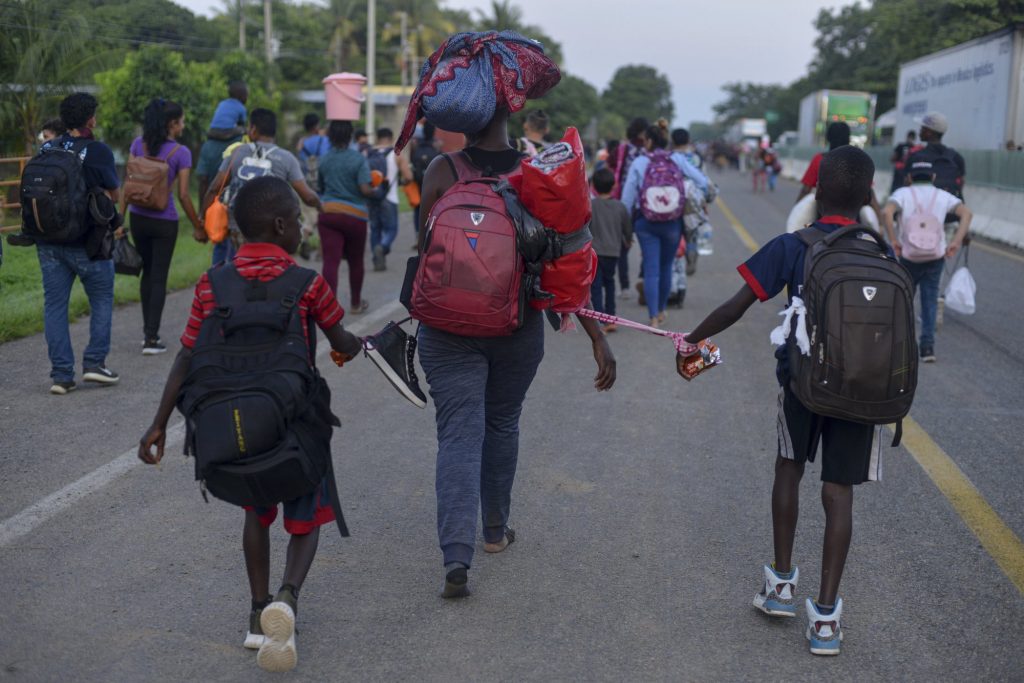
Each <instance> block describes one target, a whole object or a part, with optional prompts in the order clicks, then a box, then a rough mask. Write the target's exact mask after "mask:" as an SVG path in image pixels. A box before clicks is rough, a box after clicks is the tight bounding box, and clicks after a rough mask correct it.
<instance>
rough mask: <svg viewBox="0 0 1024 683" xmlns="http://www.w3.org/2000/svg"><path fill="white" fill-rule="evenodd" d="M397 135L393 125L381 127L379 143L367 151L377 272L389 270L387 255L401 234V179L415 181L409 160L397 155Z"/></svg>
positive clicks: (374, 267)
mask: <svg viewBox="0 0 1024 683" xmlns="http://www.w3.org/2000/svg"><path fill="white" fill-rule="evenodd" d="M394 137H395V136H394V133H393V132H392V131H391V129H390V128H381V129H379V130H378V131H377V144H376V145H375V146H374V147H371V148H370V150H369V151H368V152H367V153H366V161H367V163H368V164H369V165H370V174H371V176H375V178H374V184H373V188H374V189H373V194H372V195H370V196H369V197H368V198H367V205H368V207H369V209H370V252H371V254H372V255H373V269H374V270H376V271H381V270H387V256H388V254H390V253H391V245H392V244H394V242H395V239H396V238H397V237H398V185H399V182H401V183H407V182H409V181H410V180H412V171H411V170H410V169H409V162H408V161H406V160H405V158H404V157H400V156H398V155H397V154H395V148H394ZM378 178H379V179H380V180H379V182H378V180H377V179H378Z"/></svg>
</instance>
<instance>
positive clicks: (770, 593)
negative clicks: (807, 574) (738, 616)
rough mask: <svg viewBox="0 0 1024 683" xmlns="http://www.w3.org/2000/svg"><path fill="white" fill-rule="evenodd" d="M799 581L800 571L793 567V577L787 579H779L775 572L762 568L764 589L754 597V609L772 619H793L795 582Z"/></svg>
mask: <svg viewBox="0 0 1024 683" xmlns="http://www.w3.org/2000/svg"><path fill="white" fill-rule="evenodd" d="M799 579H800V569H799V568H798V567H793V576H791V577H790V578H788V579H782V578H779V575H778V574H776V573H775V570H774V569H772V568H771V567H769V566H768V565H765V566H764V587H763V588H762V589H761V592H760V593H758V594H757V595H755V596H754V607H756V608H757V609H759V610H761V611H762V612H764V613H765V614H768V615H770V616H773V617H795V616H796V602H794V600H793V595H794V593H796V582H797V581H798V580H799Z"/></svg>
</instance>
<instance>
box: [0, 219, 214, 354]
mask: <svg viewBox="0 0 1024 683" xmlns="http://www.w3.org/2000/svg"><path fill="white" fill-rule="evenodd" d="M212 249H213V247H212V246H210V245H209V244H199V243H198V242H196V241H195V240H193V239H192V224H191V223H189V221H188V219H187V218H183V219H182V221H181V223H180V224H179V230H178V242H177V244H176V245H175V247H174V258H173V260H172V261H171V273H170V276H169V278H168V283H167V287H168V289H169V290H175V289H183V288H186V287H192V286H193V285H195V283H196V280H198V279H199V276H200V275H201V274H202V273H203V271H204V270H206V269H207V268H209V267H210V253H211V251H212ZM138 300H139V278H137V277H132V276H130V275H117V276H115V281H114V303H115V305H122V304H127V303H132V302H136V301H138ZM88 313H89V300H88V299H87V298H86V296H85V290H83V289H82V283H81V282H79V281H78V280H76V281H75V285H74V287H73V288H72V290H71V302H70V304H69V306H68V317H69V319H70V320H75V319H76V318H79V317H81V316H83V315H86V314H88ZM42 331H43V280H42V274H41V273H40V272H39V259H38V258H37V257H36V250H35V248H34V247H12V246H9V245H7V244H6V243H5V244H4V264H3V266H0V342H5V341H11V340H12V339H18V338H20V337H26V336H28V335H30V334H36V333H37V332H42ZM139 338H140V339H141V338H142V330H139Z"/></svg>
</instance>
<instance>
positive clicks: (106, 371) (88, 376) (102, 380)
mask: <svg viewBox="0 0 1024 683" xmlns="http://www.w3.org/2000/svg"><path fill="white" fill-rule="evenodd" d="M82 379H84V380H85V381H86V382H96V383H98V384H117V383H118V381H120V379H121V378H120V377H119V376H118V374H117V373H116V372H114V371H113V370H111V369H110V368H108V367H106V366H103V365H101V366H99V367H97V368H86V369H85V372H83V373H82Z"/></svg>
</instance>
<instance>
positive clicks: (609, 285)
mask: <svg viewBox="0 0 1024 683" xmlns="http://www.w3.org/2000/svg"><path fill="white" fill-rule="evenodd" d="M619 258H620V257H618V256H598V257H597V275H595V276H594V283H593V284H592V285H590V305H591V306H593V307H594V310H595V311H597V312H599V313H607V314H608V315H615V269H616V267H617V266H618V265H619Z"/></svg>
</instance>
